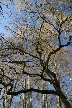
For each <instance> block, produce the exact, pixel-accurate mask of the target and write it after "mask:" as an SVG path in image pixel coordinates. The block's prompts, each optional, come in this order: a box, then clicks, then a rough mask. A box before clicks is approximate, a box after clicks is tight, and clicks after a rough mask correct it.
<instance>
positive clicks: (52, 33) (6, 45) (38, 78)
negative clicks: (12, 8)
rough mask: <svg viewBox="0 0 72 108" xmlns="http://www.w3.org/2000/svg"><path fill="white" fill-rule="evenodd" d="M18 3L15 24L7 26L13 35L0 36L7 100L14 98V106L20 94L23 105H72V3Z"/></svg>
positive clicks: (2, 81) (5, 96)
mask: <svg viewBox="0 0 72 108" xmlns="http://www.w3.org/2000/svg"><path fill="white" fill-rule="evenodd" d="M17 3H18V6H19V7H17V9H18V12H17V13H16V14H17V16H14V17H13V22H11V24H12V26H14V28H10V27H7V26H6V28H7V30H10V31H11V33H12V34H13V37H8V38H5V37H3V36H2V35H1V38H0V61H1V62H0V64H1V67H0V69H1V78H0V79H1V80H0V83H1V84H2V86H3V88H4V89H5V88H6V89H5V90H6V92H5V93H4V102H6V101H7V102H8V101H10V103H9V105H10V107H11V106H13V105H14V103H13V102H12V100H13V98H14V96H17V95H19V100H20V102H18V103H17V104H18V106H19V105H20V106H22V107H23V108H32V107H34V106H35V107H36V108H37V107H38V105H41V106H42V108H44V107H45V108H48V107H49V108H53V105H55V106H56V107H58V108H60V107H63V108H71V97H70V93H71V85H68V84H69V83H70V84H71V81H72V79H71V75H72V74H71V72H72V71H71V66H72V64H71V58H72V56H71V50H69V49H68V48H67V47H68V46H69V47H72V34H71V29H72V27H71V26H72V22H71V21H72V16H71V13H69V14H68V13H67V10H68V9H70V8H71V3H70V2H66V0H65V3H63V2H62V1H61V2H60V1H58V0H55V2H50V1H49V0H48V1H46V0H44V1H40V2H37V0H36V1H35V2H33V1H29V0H28V1H25V2H24V1H22V2H17ZM23 3H24V5H23ZM57 4H58V6H57ZM18 13H19V14H18ZM24 13H25V15H23V14H24ZM69 53H70V55H69ZM66 80H67V81H66ZM3 88H1V90H2V89H3ZM68 91H69V92H70V93H68ZM20 94H21V95H20ZM1 99H2V98H1ZM8 99H9V100H8ZM55 100H56V101H55ZM4 105H5V103H4ZM4 107H5V106H4Z"/></svg>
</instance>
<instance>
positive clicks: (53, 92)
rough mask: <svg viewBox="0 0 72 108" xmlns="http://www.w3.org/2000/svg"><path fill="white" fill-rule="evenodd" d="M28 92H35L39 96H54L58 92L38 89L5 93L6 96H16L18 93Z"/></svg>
mask: <svg viewBox="0 0 72 108" xmlns="http://www.w3.org/2000/svg"><path fill="white" fill-rule="evenodd" d="M28 92H37V93H41V94H55V95H59V92H57V91H54V90H39V89H33V88H30V89H27V90H20V91H17V92H7V95H18V94H20V93H28Z"/></svg>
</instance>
